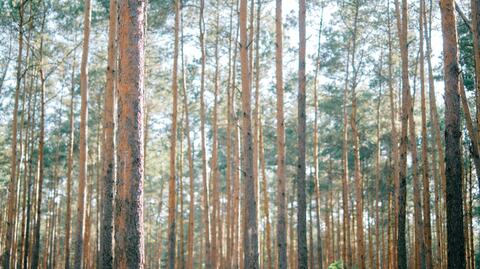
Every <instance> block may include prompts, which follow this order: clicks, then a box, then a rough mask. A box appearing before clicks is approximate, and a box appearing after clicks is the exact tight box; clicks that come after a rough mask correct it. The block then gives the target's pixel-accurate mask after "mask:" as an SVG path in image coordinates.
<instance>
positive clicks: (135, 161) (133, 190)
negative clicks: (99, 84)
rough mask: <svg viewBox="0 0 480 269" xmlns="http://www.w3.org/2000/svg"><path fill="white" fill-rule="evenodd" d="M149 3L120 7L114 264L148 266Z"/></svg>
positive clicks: (129, 3) (129, 266)
mask: <svg viewBox="0 0 480 269" xmlns="http://www.w3.org/2000/svg"><path fill="white" fill-rule="evenodd" d="M144 4H145V3H144V2H142V1H138V2H137V1H128V2H127V1H121V2H120V9H119V24H118V38H119V80H118V94H119V95H118V149H117V160H118V166H117V168H118V169H117V183H116V187H117V191H116V199H115V259H114V267H115V268H121V269H126V268H129V269H130V268H143V267H144V263H145V262H144V261H145V257H144V238H143V178H144V159H143V157H144V152H143V150H144V147H143V143H144V126H143V109H144V106H143V90H144V88H143V87H144V86H143V85H144V66H145V65H144V45H145V43H144V42H145V38H144V37H145V36H144V34H145V33H144V19H145V16H144Z"/></svg>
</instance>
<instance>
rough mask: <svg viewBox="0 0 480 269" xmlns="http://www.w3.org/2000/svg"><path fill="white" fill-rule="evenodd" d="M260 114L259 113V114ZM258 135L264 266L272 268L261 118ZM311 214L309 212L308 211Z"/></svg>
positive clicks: (268, 204) (268, 205)
mask: <svg viewBox="0 0 480 269" xmlns="http://www.w3.org/2000/svg"><path fill="white" fill-rule="evenodd" d="M260 115H261V114H260ZM259 122H260V124H259V128H260V129H259V135H260V139H259V142H260V145H259V154H260V166H261V168H262V185H263V203H264V204H263V212H264V215H265V251H266V255H267V266H264V268H269V269H271V268H273V258H272V251H271V249H272V243H271V241H272V239H271V232H270V212H269V207H270V203H269V195H268V182H267V173H266V171H265V148H264V147H265V146H264V141H263V128H262V119H261V116H260V118H259ZM310 214H311V212H310Z"/></svg>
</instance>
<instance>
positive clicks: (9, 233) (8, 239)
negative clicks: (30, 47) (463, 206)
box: [3, 0, 24, 268]
mask: <svg viewBox="0 0 480 269" xmlns="http://www.w3.org/2000/svg"><path fill="white" fill-rule="evenodd" d="M18 9H19V22H18V56H17V67H16V79H17V81H16V85H15V103H14V106H13V120H12V155H11V157H10V169H11V171H10V182H9V185H8V209H7V230H6V236H5V249H4V252H3V267H4V268H10V258H11V255H12V245H13V244H12V241H13V234H14V227H15V225H14V222H15V212H14V207H15V201H16V197H15V196H16V194H17V182H16V178H17V176H16V175H17V127H18V126H17V125H18V124H17V121H18V119H17V118H18V101H19V96H20V84H21V80H22V51H23V14H24V2H23V0H21V1H20V2H19V3H18Z"/></svg>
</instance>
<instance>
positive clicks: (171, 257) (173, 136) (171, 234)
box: [168, 0, 180, 269]
mask: <svg viewBox="0 0 480 269" xmlns="http://www.w3.org/2000/svg"><path fill="white" fill-rule="evenodd" d="M179 26H180V0H175V26H174V49H173V68H172V97H173V104H172V127H171V131H170V174H169V180H168V268H170V269H174V268H175V240H176V239H175V225H176V223H175V222H176V221H175V212H176V201H175V200H176V197H175V196H176V190H175V185H176V184H175V181H176V173H175V158H176V143H177V142H176V141H177V95H178V93H177V91H178V90H177V88H178V81H177V65H178V29H179Z"/></svg>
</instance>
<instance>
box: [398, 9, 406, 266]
mask: <svg viewBox="0 0 480 269" xmlns="http://www.w3.org/2000/svg"><path fill="white" fill-rule="evenodd" d="M401 9H402V12H401V13H400V4H399V1H398V0H395V11H396V16H397V31H398V38H399V42H400V54H401V59H402V114H401V115H402V116H401V121H402V132H401V137H400V161H399V189H398V194H397V195H398V230H397V233H398V235H397V263H398V265H397V266H398V268H399V269H406V268H407V241H406V238H405V232H406V202H407V200H406V199H407V143H408V141H407V136H408V114H409V112H408V110H409V107H408V98H409V92H410V85H409V78H408V77H409V76H408V44H407V35H408V5H407V0H402V7H401Z"/></svg>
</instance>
